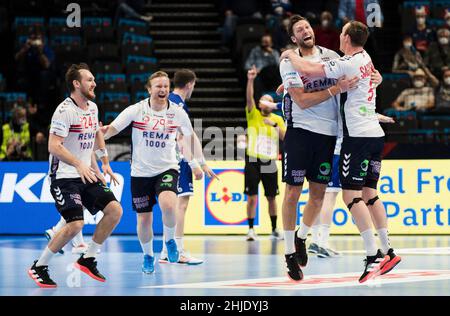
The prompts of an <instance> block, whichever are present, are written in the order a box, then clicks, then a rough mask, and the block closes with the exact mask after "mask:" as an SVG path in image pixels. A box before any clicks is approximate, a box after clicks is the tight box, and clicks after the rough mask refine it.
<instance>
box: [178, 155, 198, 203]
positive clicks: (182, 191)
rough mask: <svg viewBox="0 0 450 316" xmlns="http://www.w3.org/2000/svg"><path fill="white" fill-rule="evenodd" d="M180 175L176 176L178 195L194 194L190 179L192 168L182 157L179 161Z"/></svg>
mask: <svg viewBox="0 0 450 316" xmlns="http://www.w3.org/2000/svg"><path fill="white" fill-rule="evenodd" d="M179 166H180V176H179V178H178V187H177V189H178V196H190V195H194V184H193V181H192V169H191V167H189V164H188V162H187V161H185V160H184V159H183V160H181V161H180V163H179Z"/></svg>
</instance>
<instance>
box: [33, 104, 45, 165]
mask: <svg viewBox="0 0 450 316" xmlns="http://www.w3.org/2000/svg"><path fill="white" fill-rule="evenodd" d="M43 122H45V123H48V121H46V120H43V119H42V115H39V112H38V106H37V104H30V105H29V106H28V123H29V130H30V137H31V140H32V152H33V159H34V160H47V159H48V149H47V137H46V134H47V130H48V126H44V125H43V124H42V123H43Z"/></svg>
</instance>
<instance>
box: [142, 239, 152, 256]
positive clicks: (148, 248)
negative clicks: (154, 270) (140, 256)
mask: <svg viewBox="0 0 450 316" xmlns="http://www.w3.org/2000/svg"><path fill="white" fill-rule="evenodd" d="M139 242H140V243H141V247H142V252H144V254H146V255H149V256H152V257H154V256H155V254H154V253H153V238H150V241H149V242H146V243H142V242H141V241H139Z"/></svg>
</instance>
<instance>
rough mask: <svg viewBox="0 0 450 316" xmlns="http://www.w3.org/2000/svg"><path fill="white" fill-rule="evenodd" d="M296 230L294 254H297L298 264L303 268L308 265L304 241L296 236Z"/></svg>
mask: <svg viewBox="0 0 450 316" xmlns="http://www.w3.org/2000/svg"><path fill="white" fill-rule="evenodd" d="M297 233H298V230H297V231H296V232H295V238H294V242H295V253H296V254H297V260H298V264H299V265H300V266H301V267H302V268H304V267H306V264H307V263H308V253H307V251H306V239H301V238H300V237H298V236H297Z"/></svg>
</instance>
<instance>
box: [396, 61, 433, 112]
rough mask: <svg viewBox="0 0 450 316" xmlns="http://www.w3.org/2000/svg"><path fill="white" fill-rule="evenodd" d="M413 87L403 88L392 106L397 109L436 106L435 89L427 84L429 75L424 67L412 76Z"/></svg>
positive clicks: (422, 108) (417, 108)
mask: <svg viewBox="0 0 450 316" xmlns="http://www.w3.org/2000/svg"><path fill="white" fill-rule="evenodd" d="M412 83H413V87H412V88H407V89H405V90H403V91H402V92H401V93H400V95H399V96H398V97H397V99H396V100H395V101H394V102H393V104H392V107H393V108H394V109H395V110H397V111H411V110H415V111H422V112H424V111H427V110H430V109H432V108H433V107H434V101H435V99H434V90H433V88H432V87H429V86H426V83H427V75H426V74H425V72H424V71H423V70H422V69H418V70H416V72H415V73H414V76H413V77H412Z"/></svg>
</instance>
